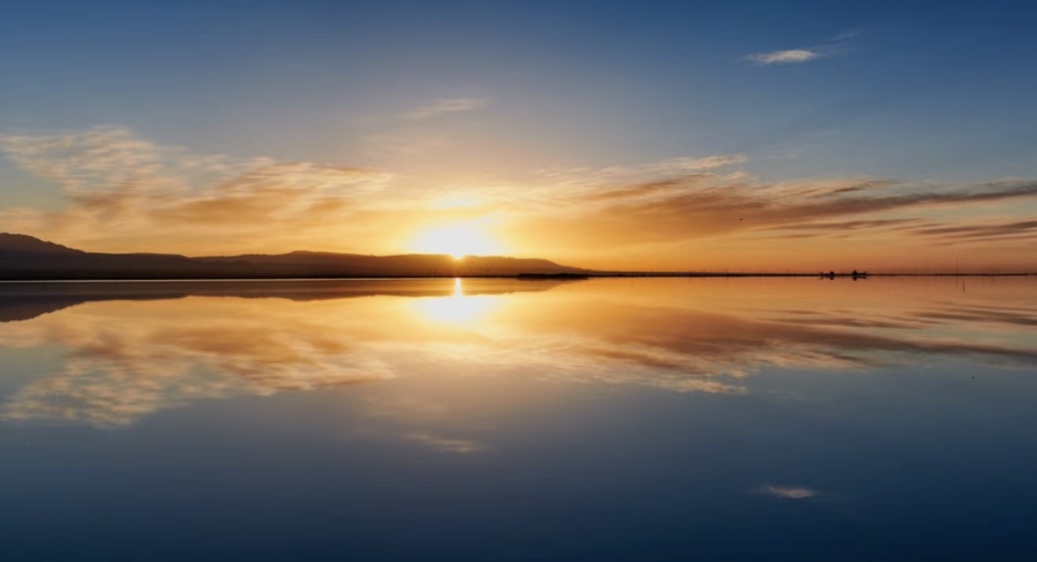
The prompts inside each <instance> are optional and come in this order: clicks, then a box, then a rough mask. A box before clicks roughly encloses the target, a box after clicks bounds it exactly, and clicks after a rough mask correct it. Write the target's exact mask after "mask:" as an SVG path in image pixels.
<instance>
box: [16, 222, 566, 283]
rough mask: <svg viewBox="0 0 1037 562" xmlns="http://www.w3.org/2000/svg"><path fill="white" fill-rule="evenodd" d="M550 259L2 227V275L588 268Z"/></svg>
mask: <svg viewBox="0 0 1037 562" xmlns="http://www.w3.org/2000/svg"><path fill="white" fill-rule="evenodd" d="M585 271H586V270H582V269H579V268H575V267H569V266H565V265H560V264H557V263H554V262H552V261H549V260H545V259H536V258H511V257H501V256H469V257H466V258H464V259H463V260H456V259H454V258H453V257H451V256H448V255H439V254H405V255H392V256H371V255H362V254H340V253H333V252H308V251H298V252H291V253H287V254H274V255H266V254H247V255H240V256H209V257H187V256H181V255H177V254H150V253H137V254H107V253H96V252H85V251H82V250H77V249H74V248H68V247H66V246H62V245H60V244H55V243H53V242H47V241H45V240H40V239H39V238H34V237H32V236H28V235H25V234H8V233H0V280H8V281H15V280H104V279H109V280H113V279H319V278H350V277H444V276H467V277H513V276H516V275H520V274H546V275H553V274H564V273H573V274H578V273H583V272H585Z"/></svg>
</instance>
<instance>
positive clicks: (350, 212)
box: [0, 127, 393, 253]
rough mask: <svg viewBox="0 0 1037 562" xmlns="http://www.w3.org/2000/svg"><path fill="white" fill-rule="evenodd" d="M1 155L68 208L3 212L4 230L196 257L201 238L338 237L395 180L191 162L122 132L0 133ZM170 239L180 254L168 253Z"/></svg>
mask: <svg viewBox="0 0 1037 562" xmlns="http://www.w3.org/2000/svg"><path fill="white" fill-rule="evenodd" d="M0 149H2V150H3V151H4V152H5V153H6V155H7V156H8V157H9V158H10V159H11V160H12V161H13V162H15V163H16V164H17V165H19V166H20V167H22V168H23V169H25V170H26V171H28V172H30V173H33V174H35V175H37V176H38V177H40V178H43V179H46V180H49V181H51V182H53V183H55V184H57V185H59V186H61V187H62V188H63V191H64V194H65V197H66V200H67V203H68V204H67V205H66V206H65V207H64V208H61V209H57V210H43V209H30V208H20V209H5V210H2V211H0V220H3V221H4V223H5V226H7V225H9V226H7V228H9V229H10V230H18V231H23V232H29V233H34V232H35V233H38V234H40V235H42V236H44V237H54V236H57V237H59V238H62V239H64V240H66V241H67V242H69V243H73V242H75V241H88V242H89V241H91V240H93V241H98V240H99V239H100V242H101V245H102V246H101V248H100V249H104V247H103V243H104V240H110V241H116V243H117V244H118V243H119V241H121V242H122V244H127V243H128V244H129V247H125V246H124V247H123V248H121V250H122V251H126V250H131V251H132V250H137V251H180V250H181V248H188V247H190V246H192V245H194V247H195V251H194V252H191V251H190V250H188V252H189V253H196V252H197V248H198V247H199V242H201V241H205V240H207V242H203V244H204V245H205V246H208V247H210V248H213V247H214V246H215V248H213V249H214V250H215V251H219V250H220V249H221V248H219V246H220V245H221V243H226V244H236V245H238V247H239V248H240V247H241V242H242V241H260V244H261V241H263V240H264V239H266V238H268V237H269V236H270V234H271V229H274V230H275V231H277V232H279V234H280V235H281V236H284V237H292V236H295V237H297V238H305V237H307V236H309V235H313V234H319V233H321V232H327V231H329V230H330V231H334V230H341V229H342V228H343V224H346V223H347V222H348V221H346V220H345V219H346V218H347V217H349V216H353V217H355V216H356V215H357V214H359V213H363V212H370V211H371V210H372V209H374V208H377V202H378V201H379V200H380V199H381V200H384V197H383V196H382V195H383V194H384V192H386V191H387V190H389V189H390V188H389V184H390V183H391V182H392V179H393V175H392V174H390V173H387V172H384V171H379V170H369V169H361V168H354V167H348V166H339V165H330V164H318V163H312V162H279V161H275V160H273V159H270V158H251V159H234V158H230V157H226V156H220V155H210V156H205V155H196V154H192V153H190V152H188V151H186V150H184V149H181V148H178V147H169V146H162V145H158V144H156V143H153V142H150V141H147V140H143V139H140V138H138V137H137V136H135V135H134V134H133V133H132V132H131V131H129V130H128V129H125V128H119V127H98V128H94V129H90V130H87V131H83V132H74V133H67V134H57V135H28V134H8V135H2V136H0ZM102 237H103V238H102ZM235 240H237V242H236V243H235V242H234V241H235ZM171 242H176V243H179V244H180V245H181V248H170V247H169V246H168V245H169V244H170V243H171ZM149 246H150V247H149ZM163 246H165V247H163ZM203 247H204V246H203ZM260 247H262V245H260ZM293 249H294V248H293Z"/></svg>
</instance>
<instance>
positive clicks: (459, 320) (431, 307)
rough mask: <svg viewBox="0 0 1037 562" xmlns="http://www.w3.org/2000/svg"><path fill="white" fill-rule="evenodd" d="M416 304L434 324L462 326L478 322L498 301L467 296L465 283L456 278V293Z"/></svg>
mask: <svg viewBox="0 0 1037 562" xmlns="http://www.w3.org/2000/svg"><path fill="white" fill-rule="evenodd" d="M414 304H415V306H416V308H417V309H418V311H419V312H420V313H421V314H422V315H423V316H425V318H427V319H428V320H431V321H432V322H435V323H437V324H451V325H462V324H472V323H474V322H476V321H478V320H479V319H480V318H482V317H483V316H484V315H485V314H486V313H487V312H489V311H490V309H492V308H493V307H494V306H495V305H496V304H497V299H496V298H494V297H490V296H472V295H465V294H464V285H463V282H462V281H461V278H460V277H457V278H454V291H453V293H451V294H450V296H446V297H433V298H423V299H418V300H417V301H416V302H415V303H414Z"/></svg>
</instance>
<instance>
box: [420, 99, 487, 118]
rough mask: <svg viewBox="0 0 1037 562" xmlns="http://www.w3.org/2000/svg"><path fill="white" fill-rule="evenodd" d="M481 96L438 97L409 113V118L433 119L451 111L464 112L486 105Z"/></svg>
mask: <svg viewBox="0 0 1037 562" xmlns="http://www.w3.org/2000/svg"><path fill="white" fill-rule="evenodd" d="M488 103H489V102H488V101H487V100H485V99H482V98H439V99H437V100H435V101H433V102H432V103H429V104H428V105H425V106H423V107H421V108H419V109H417V110H416V111H413V112H411V113H410V114H409V117H410V118H411V119H433V118H436V117H442V116H444V115H448V114H451V113H464V112H467V111H475V110H477V109H482V108H484V107H486V105H487V104H488Z"/></svg>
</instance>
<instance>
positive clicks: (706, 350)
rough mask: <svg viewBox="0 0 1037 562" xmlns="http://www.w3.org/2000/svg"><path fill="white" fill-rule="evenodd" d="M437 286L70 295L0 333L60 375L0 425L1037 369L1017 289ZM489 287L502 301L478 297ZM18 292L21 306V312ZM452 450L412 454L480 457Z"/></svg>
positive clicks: (19, 394) (1021, 290)
mask: <svg viewBox="0 0 1037 562" xmlns="http://www.w3.org/2000/svg"><path fill="white" fill-rule="evenodd" d="M429 283H431V282H429ZM439 283H440V285H444V282H442V281H440V282H439ZM445 283H446V286H445V287H441V288H440V289H439V292H438V294H439V295H441V296H438V297H430V296H427V295H429V294H436V292H435V291H431V290H430V289H429V288H428V287H426V286H425V285H423V287H424V288H411V289H407V290H402V289H401V288H399V287H396V288H395V289H392V288H388V289H387V290H386V292H387V293H391V294H386V295H377V291H371V290H370V287H367V288H365V289H363V292H361V293H358V294H357V295H354V298H343V297H344V296H348V295H344V294H342V293H335V292H333V291H327V292H322V293H317V294H312V293H306V294H304V295H302V296H299V295H295V296H294V298H291V297H293V294H292V293H291V292H284V291H275V290H269V289H257V288H252V289H251V291H253V292H252V293H243V294H245V295H249V294H251V295H252V296H254V297H258V298H237V297H233V296H228V294H227V291H228V289H224V290H223V293H220V295H221V296H189V297H183V298H179V299H175V300H141V301H134V300H95V301H93V302H86V303H83V304H79V305H69V303H70V302H71V301H72V300H74V299H71V297H69V299H66V300H64V301H62V305H63V306H65V307H66V308H61V309H55V311H54V312H52V313H49V314H43V315H41V316H37V317H34V318H29V319H25V316H24V315H16V316H15V317H16V318H18V319H19V321H15V322H5V323H0V346H7V347H20V348H33V347H41V346H59V347H60V348H61V349H62V350H63V352H64V363H63V366H62V367H61V368H60V369H58V370H57V371H55V372H52V373H49V374H47V375H44V376H41V377H37V378H36V379H35V380H34V381H33V382H30V383H29V384H28V385H26V386H24V387H22V388H20V389H19V390H17V391H15V392H14V393H13V394H12V395H10V396H8V397H7V398H6V401H5V404H4V405H3V407H2V410H0V417H2V419H5V420H8V421H26V420H64V421H70V422H78V423H86V424H89V425H93V426H98V427H117V426H124V425H128V424H131V423H133V422H134V421H135V420H137V419H139V418H140V417H141V416H144V415H147V414H149V413H151V412H155V411H159V410H163V409H167V408H175V407H180V406H184V405H188V404H191V403H193V402H195V401H197V400H202V399H219V398H231V397H238V396H269V395H273V394H276V393H278V392H283V391H288V390H316V389H321V388H329V387H337V386H343V385H350V384H357V383H361V382H369V381H384V380H388V379H393V378H397V377H404V376H431V377H435V376H444V375H445V374H448V375H451V376H455V375H456V376H521V377H533V378H538V379H542V380H550V381H557V382H562V383H566V384H607V385H637V386H644V387H651V388H657V389H664V390H669V391H676V392H705V393H714V394H731V395H739V394H745V393H748V392H750V391H751V386H750V385H749V382H748V379H747V377H749V376H750V375H752V374H753V373H756V372H758V371H760V370H761V369H766V368H773V367H782V368H788V369H799V370H803V369H812V370H817V371H819V372H820V371H835V370H845V369H852V370H869V369H873V368H876V367H878V366H886V365H891V364H912V363H916V362H920V361H923V360H924V361H927V362H928V361H929V360H930V359H929V358H939V357H945V358H961V357H968V358H969V359H970V360H974V361H982V362H987V363H996V364H1002V365H1029V366H1032V365H1035V364H1037V346H1035V345H1033V341H1034V340H1033V339H1032V338H1028V337H1025V334H1022V335H1021V334H1020V330H1028V329H1030V328H1031V327H1032V326H1033V325H1034V319H1037V303H1035V302H1033V297H1032V296H1027V295H1030V294H1031V293H1032V291H1029V285H1028V284H1027V283H1028V282H1027V281H1024V280H1020V281H1017V282H1015V283H1014V284H1012V283H1008V284H1004V285H1003V286H998V287H991V288H988V290H986V291H983V290H982V288H977V289H976V290H975V292H976V293H979V295H974V296H970V297H968V299H965V300H961V301H960V302H958V301H954V300H950V299H948V298H946V297H947V295H948V294H961V292H960V291H959V292H958V293H951V291H953V290H956V289H957V286H953V287H946V288H945V290H943V291H942V292H941V291H932V290H930V289H928V288H926V285H924V284H915V285H911V284H910V283H908V284H906V285H904V284H903V283H902V284H901V285H897V286H894V287H893V288H894V289H898V290H903V289H904V288H905V287H906V288H908V289H911V290H910V291H906V292H903V294H900V295H899V297H897V298H894V295H895V294H896V293H895V292H890V291H889V290H887V289H885V288H883V287H881V286H879V285H878V283H880V282H879V281H875V282H872V281H869V283H870V284H871V285H875V286H876V287H877V288H876V289H875V290H871V289H868V287H870V286H871V285H862V284H857V285H854V287H858V288H859V290H858V291H857V293H858V294H857V296H856V297H855V298H853V299H848V298H841V299H838V300H836V301H834V302H829V303H827V304H826V301H823V300H819V298H818V295H819V294H822V293H823V289H824V288H826V287H831V285H826V284H823V282H819V281H817V280H798V281H796V282H795V283H792V284H788V285H786V286H775V285H773V284H772V285H764V284H752V282H750V281H748V280H747V281H746V282H744V283H741V284H740V285H738V291H737V292H733V293H732V292H724V291H723V290H721V289H722V288H723V287H724V286H725V285H722V284H721V283H729V282H727V281H723V280H715V282H703V283H699V284H697V285H692V284H689V283H688V282H687V281H679V280H669V281H668V280H655V281H651V282H645V283H642V284H641V285H636V286H633V285H631V282H630V281H623V280H610V281H591V282H585V283H576V284H570V285H562V286H555V290H552V291H546V292H514V293H510V294H504V293H503V292H502V291H504V290H513V287H514V286H515V282H514V281H511V282H508V281H500V282H499V284H501V286H502V287H506V289H501V290H493V289H492V287H490V286H491V285H494V284H495V283H498V282H496V281H484V282H482V285H486V286H485V287H483V286H482V285H480V284H479V283H476V282H474V281H473V283H475V285H476V288H474V289H473V290H472V292H473V293H476V294H468V291H466V288H465V287H464V286H463V285H462V284H461V282H459V281H450V282H445ZM508 283H510V285H509V284H508ZM819 283H821V284H819ZM270 286H271V287H272V286H273V285H270ZM525 286H527V287H529V288H530V289H533V290H538V289H540V288H543V287H541V286H539V285H537V284H536V283H532V284H527V285H525ZM365 287H366V285H365ZM448 287H449V288H448ZM488 287H489V288H488ZM912 287H913V288H912ZM418 289H421V290H418ZM69 290H72V288H70V289H69ZM256 291H258V292H256ZM819 291H820V293H819ZM487 292H488V293H497V294H495V295H493V296H487V295H486V294H478V293H487ZM27 295H28V293H25V292H24V291H23V292H22V293H20V300H18V301H17V303H18V304H17V306H26V305H29V306H30V308H32V302H31V298H29V297H28V296H27ZM361 295H363V296H361ZM402 295H411V296H409V297H407V298H404V297H403V296H402ZM414 295H420V296H419V297H418V298H414V297H413V296H414ZM966 295H968V293H966ZM984 295H985V296H984ZM117 296H118V294H117V293H116V294H114V295H110V296H108V297H107V298H115V297H117ZM46 298H48V299H53V298H54V295H53V294H48V295H47V296H46ZM91 298H96V299H102V298H105V297H104V294H103V293H97V294H94V295H93V296H92V297H91ZM8 302H10V303H14V302H15V301H13V300H5V299H0V308H2V306H4V303H8ZM48 302H49V301H48ZM12 306H14V304H12ZM451 439H452V438H446V437H444V438H442V439H440V440H439V441H437V440H436V439H433V438H431V437H429V435H425V436H424V437H423V438H422V439H419V440H418V441H421V442H422V443H424V444H426V445H429V446H433V447H437V448H440V449H443V450H450V451H453V452H468V451H474V450H477V446H476V444H464V443H461V442H460V441H458V442H452V441H451ZM462 449H464V450H465V451H462Z"/></svg>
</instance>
